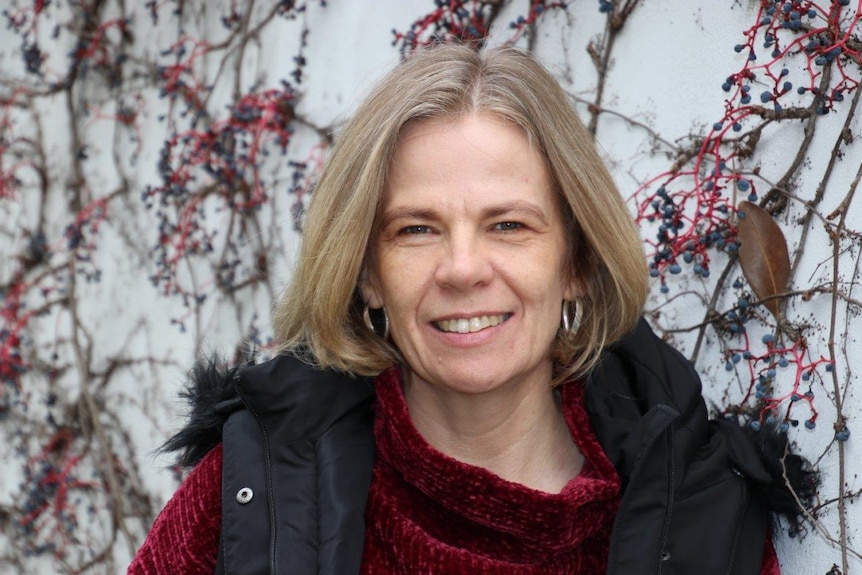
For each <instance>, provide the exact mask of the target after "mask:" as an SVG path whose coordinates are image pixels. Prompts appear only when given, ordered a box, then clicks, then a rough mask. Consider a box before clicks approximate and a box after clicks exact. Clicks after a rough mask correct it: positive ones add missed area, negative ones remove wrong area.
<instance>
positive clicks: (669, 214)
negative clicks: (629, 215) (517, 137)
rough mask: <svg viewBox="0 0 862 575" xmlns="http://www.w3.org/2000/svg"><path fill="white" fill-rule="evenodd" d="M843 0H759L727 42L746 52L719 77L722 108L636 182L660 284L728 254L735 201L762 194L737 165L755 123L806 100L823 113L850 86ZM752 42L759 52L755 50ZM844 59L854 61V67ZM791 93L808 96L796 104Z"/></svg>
mask: <svg viewBox="0 0 862 575" xmlns="http://www.w3.org/2000/svg"><path fill="white" fill-rule="evenodd" d="M847 6H848V3H847V2H844V1H843V0H842V1H840V2H839V1H833V2H831V3H829V5H828V6H820V5H819V4H818V3H817V2H814V1H811V0H803V1H799V0H796V1H785V0H761V2H760V6H759V8H758V11H757V14H756V19H755V20H756V21H755V23H754V24H753V25H752V26H751V27H750V28H749V29H747V30H746V31H745V33H744V37H745V42H743V43H742V44H737V45H736V46H735V47H734V50H735V51H736V52H738V53H741V54H745V55H746V59H745V63H744V64H743V66H742V68H741V69H740V70H739V71H738V72H736V73H734V74H731V75H729V76H728V77H727V79H726V80H725V81H724V83H723V84H722V86H721V87H722V90H724V91H725V92H727V93H728V94H729V96H728V98H727V100H726V103H725V113H724V115H723V117H722V118H720V119H719V120H717V121H716V122H715V123H714V124H713V125H712V126H711V129H709V130H708V131H707V132H706V134H705V135H704V136H703V137H702V138H699V139H698V140H697V142H696V144H695V146H694V147H693V148H691V149H690V150H684V151H682V152H681V153H680V157H679V160H678V161H677V162H676V163H675V164H674V166H673V167H672V168H671V169H670V170H668V171H666V172H664V173H662V174H659V175H657V176H655V177H653V178H651V179H650V180H649V181H648V182H647V183H645V184H644V185H643V186H642V187H641V189H640V190H639V191H638V195H639V196H641V198H642V199H641V200H640V201H639V203H638V212H637V217H638V220H639V221H640V222H646V223H648V224H653V223H655V224H657V229H656V231H655V234H654V236H653V237H652V238H651V239H649V240H648V242H647V243H648V245H649V246H651V250H650V256H651V257H652V261H651V262H650V273H651V275H652V276H653V277H656V278H659V279H660V281H661V284H662V291H664V292H667V291H668V287H667V284H666V281H665V279H666V275H667V274H678V273H681V272H682V270H683V268H684V266H686V265H688V266H690V268H691V270H692V271H693V272H694V274H695V275H696V276H699V277H706V276H707V275H708V274H709V269H710V268H709V264H710V252H715V251H723V252H726V253H729V254H733V253H734V252H735V251H736V250H737V249H738V247H739V246H738V243H737V241H736V229H735V226H734V224H733V220H734V218H735V217H736V212H735V209H734V204H735V200H740V199H747V200H748V201H750V202H757V201H759V200H763V199H765V198H762V197H761V196H760V195H759V194H758V191H757V187H758V186H757V183H756V178H755V177H753V176H754V175H756V174H747V173H745V171H744V166H745V163H746V159H747V158H749V157H750V156H751V154H752V153H753V151H754V148H755V147H756V145H757V143H758V141H759V139H760V137H761V134H762V133H763V130H764V129H766V128H767V126H768V125H770V124H772V123H773V122H776V121H783V120H794V119H802V118H807V117H808V116H809V112H808V110H809V107H810V106H815V107H816V109H817V112H818V113H820V114H824V113H828V112H829V111H830V110H831V109H833V107H834V106H835V105H836V104H837V103H839V102H841V101H843V99H844V97H845V96H846V95H847V94H848V93H850V92H852V91H854V90H856V89H857V87H858V86H859V78H858V65H860V64H862V56H860V50H862V40H859V39H858V36H859V31H860V30H859V21H860V18H862V13H860V8H859V7H858V6H857V7H856V9H855V10H852V9H848V8H846V7H847ZM758 44H762V46H763V48H764V49H765V50H766V51H767V54H768V57H766V58H761V57H760V56H759V54H758V50H757V48H756V46H757V45H758ZM800 57H801V58H803V62H802V63H803V66H804V69H805V70H806V74H805V76H806V81H805V82H804V83H803V84H802V85H799V86H798V88H797V89H795V90H794V83H793V81H792V80H791V79H790V76H791V74H790V69H791V67H792V65H791V64H792V62H793V61H794V60H796V59H798V58H800ZM849 62H853V63H855V64H856V65H857V67H856V72H857V76H853V75H852V74H851V72H850V69H849V68H848V66H847V64H848V63H849ZM827 68H828V69H829V72H830V73H829V74H826V73H825V72H826V69H827ZM833 71H834V72H835V74H833V73H832V72H833ZM833 76H834V78H833ZM824 83H825V85H824ZM764 85H765V86H766V89H765V90H764V89H763V88H762V86H764ZM755 86H760V87H758V88H755ZM794 97H795V98H797V99H798V98H800V97H807V98H808V101H807V102H802V103H796V102H795V101H791V99H792V98H794ZM786 101H787V102H790V103H785V102H786ZM752 121H754V125H753V126H752ZM649 190H652V191H649ZM648 191H649V192H648ZM647 192H648V193H647ZM650 227H653V228H655V227H656V226H650Z"/></svg>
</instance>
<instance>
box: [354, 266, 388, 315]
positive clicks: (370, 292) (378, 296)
mask: <svg viewBox="0 0 862 575" xmlns="http://www.w3.org/2000/svg"><path fill="white" fill-rule="evenodd" d="M379 285H380V284H379V283H378V281H377V277H376V276H375V275H374V273H372V272H370V271H369V270H368V268H367V267H365V268H362V273H360V274H359V290H360V291H361V292H362V301H364V302H365V304H366V305H367V306H368V307H370V308H372V309H377V308H381V307H383V294H382V292H381V290H380V287H379Z"/></svg>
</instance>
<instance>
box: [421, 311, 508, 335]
mask: <svg viewBox="0 0 862 575" xmlns="http://www.w3.org/2000/svg"><path fill="white" fill-rule="evenodd" d="M505 319H506V316H505V315H483V316H479V317H471V318H470V319H466V318H458V319H446V320H443V321H438V322H437V323H436V326H437V327H438V328H440V330H442V331H447V332H455V333H475V332H477V331H482V330H483V329H485V328H487V327H491V326H495V325H500V324H501V323H503V321H505Z"/></svg>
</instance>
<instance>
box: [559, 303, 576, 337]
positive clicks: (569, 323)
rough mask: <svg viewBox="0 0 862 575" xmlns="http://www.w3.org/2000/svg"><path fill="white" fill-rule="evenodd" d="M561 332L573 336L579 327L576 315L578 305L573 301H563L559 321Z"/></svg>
mask: <svg viewBox="0 0 862 575" xmlns="http://www.w3.org/2000/svg"><path fill="white" fill-rule="evenodd" d="M560 325H561V327H562V328H563V331H564V332H566V333H568V334H574V333H576V332H577V331H578V328H580V327H581V318H580V314H579V313H578V304H577V303H575V302H573V301H568V300H563V311H562V317H561V319H560Z"/></svg>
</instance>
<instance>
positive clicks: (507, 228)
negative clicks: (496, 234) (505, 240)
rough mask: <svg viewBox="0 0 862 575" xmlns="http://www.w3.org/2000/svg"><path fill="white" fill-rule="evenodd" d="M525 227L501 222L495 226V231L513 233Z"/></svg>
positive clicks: (516, 223) (517, 223)
mask: <svg viewBox="0 0 862 575" xmlns="http://www.w3.org/2000/svg"><path fill="white" fill-rule="evenodd" d="M523 227H524V225H523V224H521V223H520V222H500V223H499V224H495V225H494V229H495V230H499V231H501V232H513V231H515V230H518V229H521V228H523Z"/></svg>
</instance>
